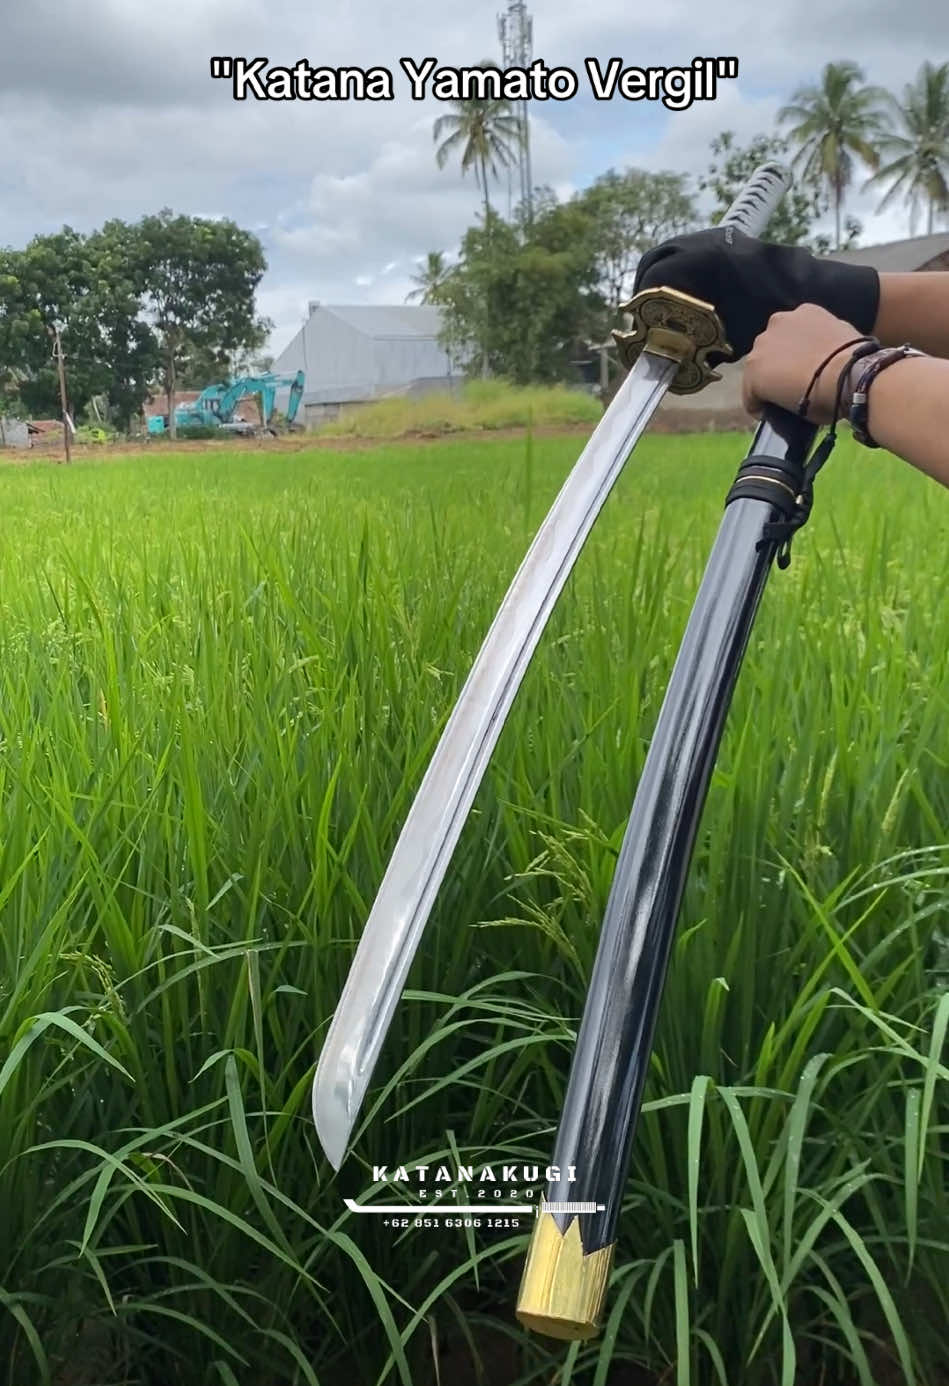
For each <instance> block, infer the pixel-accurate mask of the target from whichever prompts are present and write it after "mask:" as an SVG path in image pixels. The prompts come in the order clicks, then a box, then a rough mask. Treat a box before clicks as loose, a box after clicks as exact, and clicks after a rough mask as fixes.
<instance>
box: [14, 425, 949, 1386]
mask: <svg viewBox="0 0 949 1386" xmlns="http://www.w3.org/2000/svg"><path fill="white" fill-rule="evenodd" d="M740 450H741V440H739V439H737V438H734V437H732V438H722V437H716V438H707V437H706V438H702V439H701V440H697V439H689V438H672V439H661V440H660V439H656V438H652V437H650V438H647V439H646V440H645V441H644V443H643V444H642V445H641V447H640V448H639V449H638V450H637V452H636V456H635V459H634V461H633V462H632V463H631V465H630V467H629V468H628V470H627V473H626V474H625V475H624V477H623V479H622V480H621V482H620V484H619V486H618V488H617V493H616V494H615V495H614V497H613V498H612V499H611V501H610V503H609V505H608V507H607V510H606V512H605V513H604V516H603V518H602V520H601V521H600V523H599V524H598V526H597V528H596V530H595V531H594V535H593V537H592V538H591V540H590V543H589V546H588V548H587V550H586V551H585V553H584V555H583V557H582V559H581V562H580V564H579V565H578V569H577V572H576V574H575V576H574V578H573V579H572V580H571V582H570V584H569V587H568V589H567V591H566V592H565V594H564V597H563V599H562V601H561V603H560V605H559V606H558V608H557V611H556V612H555V615H554V618H553V621H552V624H551V627H550V628H549V630H548V632H547V634H546V636H545V638H544V641H543V644H542V647H541V649H540V651H539V652H538V656H537V658H536V660H535V663H534V665H533V666H532V668H531V670H530V672H529V674H528V677H527V679H526V681H525V684H524V687H523V689H522V692H521V695H520V697H519V699H518V702H517V704H516V707H515V710H514V713H513V714H512V718H511V720H510V723H509V724H508V726H507V727H506V729H505V731H504V733H503V736H502V740H501V744H500V746H499V748H498V751H497V754H496V756H495V757H494V760H493V763H492V766H491V768H490V771H489V774H488V776H487V778H486V781H485V784H484V786H483V788H482V791H481V792H480V794H479V796H478V800H477V803H476V807H475V811H474V813H473V815H472V818H471V821H470V822H469V824H468V826H467V828H466V830H465V833H464V835H463V838H462V840H461V843H460V844H459V847H458V850H457V852H456V854H455V857H454V860H453V863H452V867H451V871H450V874H449V878H448V880H447V881H446V884H445V886H444V889H443V890H442V892H441V895H440V897H439V901H438V905H437V908H436V911H435V914H434V917H433V919H432V923H431V926H430V930H429V933H428V934H427V936H426V941H425V945H424V947H423V950H422V955H421V957H420V958H419V961H418V964H417V966H416V968H415V971H414V972H413V976H412V981H411V991H410V993H409V995H408V996H407V998H406V1000H405V1002H404V1003H403V1005H402V1006H401V1007H400V1010H399V1012H398V1015H397V1018H396V1022H395V1024H394V1027H393V1032H392V1038H391V1042H390V1044H389V1045H388V1047H387V1051H386V1059H385V1063H384V1065H383V1069H382V1071H381V1072H380V1073H379V1075H378V1082H377V1083H376V1085H375V1087H374V1089H373V1091H372V1094H371V1098H370V1102H369V1104H368V1106H367V1110H366V1113H365V1114H364V1116H365V1119H364V1120H363V1122H362V1124H361V1127H360V1130H359V1134H358V1138H357V1141H356V1145H355V1151H354V1154H353V1155H352V1156H351V1158H350V1160H349V1161H348V1162H347V1164H346V1165H345V1166H344V1168H343V1170H342V1171H341V1174H340V1175H339V1176H338V1177H334V1175H333V1173H332V1171H331V1169H330V1168H329V1166H328V1165H327V1163H326V1161H325V1160H324V1158H323V1157H322V1155H321V1152H320V1150H319V1148H318V1145H317V1142H316V1140H315V1137H314V1134H313V1132H312V1129H311V1126H310V1121H309V1100H308V1099H309V1084H310V1080H311V1077H312V1071H313V1064H314V1061H315V1058H316V1055H317V1051H318V1047H319V1044H320V1041H321V1038H322V1035H323V1033H324V1031H325V1027H326V1025H327V1023H328V1020H329V1018H330V1015H331V1012H332V1009H333V1006H334V1005H335V1002H336V999H337V997H338V993H339V988H340V986H341V984H342V981H343V978H344V976H345V973H346V970H347V967H348V962H349V959H350V957H351V955H352V950H353V946H354V942H355V939H356V937H357V936H358V933H359V930H360V928H361V926H362V924H363V922H364V920H365V917H366V914H367V913H368V909H369V906H370V904H371V902H372V898H373V895H374V893H375V890H376V888H377V886H378V884H379V881H380V879H381V876H382V873H383V871H384V868H385V864H386V860H387V858H388V855H389V853H390V851H391V849H392V847H393V845H394V843H395V840H396V837H397V835H398V832H399V829H400V826H401V823H402V821H403V819H404V817H405V814H406V812H407V810H408V808H409V805H410V803H411V800H412V797H413V794H414V792H415V790H416V788H417V786H418V783H419V781H420V779H421V777H422V774H423V773H424V769H425V766H426V763H427V761H428V758H429V756H430V754H431V752H432V750H433V748H434V745H435V743H436V740H437V737H438V734H439V731H440V729H441V727H442V725H443V724H444V721H445V719H446V717H447V715H448V713H449V712H450V709H451V706H452V704H453V701H454V698H455V696H456V694H457V692H458V691H459V689H460V686H461V683H462V681H463V679H464V677H465V675H466V673H467V670H468V668H469V666H470V663H471V660H472V658H473V657H474V655H475V653H476V651H477V648H478V646H479V644H480V642H481V639H482V638H483V635H484V632H485V630H486V628H487V625H488V623H489V621H490V619H491V616H492V615H493V613H494V611H495V609H496V607H497V605H498V603H499V601H500V599H501V596H502V595H503V592H504V590H505V589H506V586H507V583H508V581H509V579H510V577H511V575H512V574H513V571H514V569H515V568H516V566H517V563H518V562H519V561H520V558H521V556H522V554H523V551H524V548H525V546H526V543H527V541H528V539H529V537H530V535H531V533H532V532H533V530H534V529H535V528H536V525H537V524H538V522H539V520H540V518H541V516H542V515H543V513H544V512H545V510H546V508H547V507H548V505H549V503H550V501H551V499H552V497H553V495H554V494H555V492H556V490H557V489H558V487H559V484H560V482H561V481H562V479H563V477H564V475H565V474H566V472H567V470H568V468H569V466H570V465H571V464H572V461H573V459H574V457H575V455H576V452H577V448H576V446H575V444H573V443H571V442H570V441H569V440H552V441H544V442H537V441H536V440H535V441H534V444H533V448H532V450H531V451H529V452H528V454H527V455H526V456H525V450H524V445H523V443H519V442H500V441H496V442H494V443H488V444H485V445H482V446H478V447H472V446H470V445H468V444H464V443H461V442H456V443H445V444H444V445H442V446H440V447H438V448H427V449H419V450H417V451H413V450H412V449H411V448H409V447H405V446H403V447H389V448H380V449H378V450H375V451H372V452H364V453H358V454H349V455H342V454H340V455H337V454H332V453H329V452H326V451H321V452H320V453H318V454H317V453H313V454H306V453H301V454H296V455H294V456H276V455H258V456H255V455H253V454H240V455H234V456H231V457H228V456H226V455H223V454H220V453H217V452H215V453H213V454H209V455H208V456H204V457H202V456H200V455H196V454H193V453H192V454H189V455H187V456H184V455H182V456H172V455H163V456H161V457H154V458H151V457H150V458H149V459H148V460H147V461H143V460H141V459H135V460H129V461H127V462H112V463H92V462H90V463H82V464H77V465H74V466H73V467H72V468H69V469H66V468H56V469H50V468H47V467H43V466H36V467H29V468H25V469H17V470H16V471H14V470H13V469H10V471H5V472H2V473H0V608H2V609H0V738H2V740H0V804H2V824H0V826H2V833H0V1382H2V1383H3V1386H24V1384H25V1383H33V1382H37V1383H39V1382H55V1383H58V1384H59V1386H66V1383H70V1386H106V1384H107V1383H109V1384H111V1383H116V1386H118V1383H123V1384H124V1383H132V1382H135V1383H148V1386H152V1384H153V1383H159V1382H161V1383H182V1386H199V1384H200V1386H205V1383H215V1384H216V1386H233V1384H234V1383H240V1386H245V1383H248V1384H249V1383H253V1386H278V1383H279V1384H280V1386H284V1383H308V1384H309V1386H312V1383H319V1384H320V1386H338V1383H343V1382H345V1383H347V1386H353V1384H354V1383H358V1386H372V1384H373V1383H377V1382H379V1383H381V1382H383V1381H386V1382H399V1383H402V1384H403V1386H407V1383H415V1386H420V1384H421V1383H429V1382H432V1383H435V1382H443V1381H447V1380H452V1381H453V1386H462V1383H465V1382H468V1381H471V1382H474V1381H489V1382H491V1383H492V1386H503V1383H505V1382H508V1383H514V1382H517V1383H519V1386H520V1384H521V1383H523V1386H527V1383H535V1382H536V1383H540V1382H546V1383H553V1382H557V1383H558V1386H566V1383H568V1382H571V1383H584V1386H587V1384H589V1386H607V1383H609V1382H615V1383H617V1386H618V1383H620V1382H622V1381H625V1380H629V1379H630V1378H626V1377H624V1376H623V1375H622V1374H621V1368H622V1366H623V1364H627V1365H628V1364H633V1363H635V1364H640V1365H641V1366H642V1367H643V1368H644V1370H645V1371H646V1372H647V1373H649V1374H651V1376H652V1377H653V1378H655V1379H657V1380H661V1381H663V1382H664V1383H671V1382H673V1381H674V1382H675V1383H676V1386H687V1383H703V1384H704V1383H706V1382H721V1383H728V1386H759V1383H760V1386H772V1383H774V1384H775V1386H777V1383H781V1386H791V1383H801V1386H803V1383H808V1386H809V1384H810V1383H815V1382H818V1381H822V1382H824V1383H827V1386H831V1383H840V1384H841V1386H844V1384H845V1383H846V1386H850V1384H851V1383H858V1382H859V1383H860V1386H871V1383H886V1386H889V1383H891V1382H893V1383H895V1382H904V1381H905V1382H915V1383H919V1386H938V1383H941V1382H944V1381H945V1372H944V1366H945V1354H944V1347H943V1333H942V1327H941V1326H944V1324H945V1322H946V1320H947V1317H949V1290H947V1285H949V1275H947V1267H949V1246H947V1243H949V1233H947V1227H949V1221H947V1219H949V1198H947V1180H946V1161H947V1155H949V1142H947V1129H949V1104H947V1081H946V1080H947V1077H949V1072H947V1067H946V1056H945V1036H946V1029H947V1022H949V1000H947V992H949V986H947V983H949V957H947V951H949V926H947V924H946V922H945V920H946V904H947V898H949V888H947V879H949V835H947V824H949V775H947V768H949V732H947V727H949V609H947V607H946V602H945V592H944V580H943V577H942V574H943V569H944V555H945V553H946V552H947V542H949V508H947V505H946V498H945V495H944V494H943V493H942V492H939V491H938V490H937V488H935V487H934V486H933V485H932V484H931V483H928V482H926V481H925V480H923V479H922V478H920V477H918V476H916V475H914V474H912V473H910V472H909V471H908V470H907V469H905V468H903V467H902V466H901V465H900V464H898V463H896V462H894V461H892V460H891V459H886V458H883V459H880V458H878V457H877V456H874V457H873V458H872V459H870V460H869V461H868V460H867V457H866V455H865V454H862V455H858V453H857V451H856V449H854V450H852V451H850V452H848V451H847V449H845V448H843V447H841V448H840V456H838V457H835V460H834V466H833V467H832V468H829V469H827V472H826V474H822V478H821V483H820V494H819V502H818V505H817V507H816V513H815V517H814V519H813V520H812V522H811V524H810V525H809V526H808V528H807V529H806V530H805V531H804V532H803V533H802V535H801V536H800V537H799V539H798V541H797V544H796V559H795V562H794V563H793V564H792V567H791V569H790V570H789V571H788V572H787V573H784V574H776V575H775V577H774V578H773V580H772V583H771V585H770V587H769V590H768V592H767V594H766V598H765V602H764V606H763V609H762V613H761V616H760V618H759V621H758V624H757V626H756V629H755V632H754V635H753V638H752V642H751V647H750V648H749V651H748V655H747V657H746V663H745V667H744V670H743V673H742V677H741V679H740V682H739V687H738V691H737V694H736V698H735V702H734V706H733V710H732V714H731V718H730V721H729V726H728V731H727V734H726V737H725V741H724V744H723V748H722V753H721V756H720V759H719V762H718V767H717V770H716V773H715V776H714V780H713V784H712V787H711V791H710V796H709V802H708V807H707V811H706V814H705V817H704V819H703V828H702V833H701V837H700V840H699V843H698V846H697V850H696V855H695V859H694V864H693V869H692V872H691V876H690V880H689V884H688V889H687V892H686V898H685V902H684V906H683V911H682V918H681V922H680V929H679V935H678V939H677V945H676V949H675V953H674V958H673V964H672V969H671V973H670V977H669V983H668V986H667V989H666V994H665V997H664V1002H663V1011H662V1018H661V1022H660V1027H659V1032H658V1036H657V1044H656V1050H655V1056H654V1061H653V1065H652V1072H651V1078H650V1085H649V1089H648V1091H647V1102H646V1107H645V1110H644V1113H643V1117H642V1119H641V1122H640V1127H639V1131H638V1135H637V1141H636V1147H635V1153H634V1159H633V1168H632V1172H631V1177H630V1182H629V1187H628V1194H627V1198H626V1202H625V1206H624V1210H623V1216H622V1220H621V1241H620V1246H619V1248H618V1253H617V1259H616V1270H615V1272H614V1277H613V1284H612V1288H611V1297H610V1302H609V1321H608V1323H607V1325H606V1330H605V1333H604V1335H603V1337H602V1338H601V1339H600V1340H599V1341H597V1342H594V1343H592V1344H587V1345H583V1346H581V1345H575V1346H573V1347H566V1346H561V1347H558V1346H557V1345H556V1344H552V1343H550V1342H545V1341H544V1340H542V1339H537V1338H529V1337H527V1336H526V1335H524V1334H522V1333H521V1332H520V1331H519V1330H518V1329H517V1327H516V1324H515V1322H514V1319H513V1313H512V1310H513V1302H514V1298H515V1295H516V1286H517V1279H518V1276H519V1273H520V1268H521V1265H522V1260H523V1252H524V1249H525V1246H526V1240H527V1236H528V1231H529V1229H528V1228H527V1227H526V1226H522V1227H521V1228H519V1229H511V1230H499V1231H497V1232H496V1233H488V1232H486V1231H484V1230H481V1231H474V1230H470V1231H468V1232H467V1233H466V1232H464V1231H462V1230H459V1231H457V1232H452V1231H449V1230H448V1229H442V1230H441V1231H440V1232H438V1231H425V1230H418V1231H417V1230H415V1229H409V1230H408V1231H405V1232H401V1231H396V1230H394V1229H389V1228H385V1227H383V1226H380V1222H381V1220H380V1219H377V1218H367V1217H359V1216H358V1215H351V1214H349V1213H348V1212H347V1210H346V1208H345V1205H344V1203H343V1201H342V1200H343V1197H344V1196H349V1197H361V1196H363V1195H364V1194H365V1193H367V1191H368V1190H369V1189H370V1186H371V1184H372V1167H373V1165H374V1164H388V1165H389V1166H390V1167H391V1166H392V1165H393V1164H395V1163H405V1164H407V1165H411V1164H413V1163H414V1162H416V1161H418V1162H423V1163H428V1164H430V1165H436V1164H437V1163H438V1162H439V1160H440V1159H442V1158H445V1159H448V1158H449V1157H451V1158H457V1157H461V1158H462V1160H463V1162H464V1157H466V1156H467V1157H468V1159H469V1160H471V1161H479V1160H482V1159H483V1160H490V1161H493V1162H495V1163H501V1162H502V1161H504V1160H507V1161H509V1162H510V1161H514V1160H516V1161H517V1162H518V1163H521V1161H522V1160H523V1161H527V1162H529V1163H535V1162H537V1163H540V1164H546V1163H547V1161H548V1159H549V1157H550V1152H551V1148H552V1139H553V1130H554V1126H555V1124H556V1118H557V1115H558V1112H559V1106H560V1101H561V1099H562V1095H563V1089H564V1083H565V1076H566V1069H567V1065H568V1064H569V1059H570V1052H571V1044H572V1039H573V1034H574V1032H575V1027H576V1023H577V1019H578V1017H579V1014H580V1011H581V1009H582V1004H583V997H584V994H585V989H586V983H587V979H588V977H589V972H590V967H591V963H592V959H593V955H594V951H595V947H596V938H597V931H598V926H599V921H600V917H601V914H602V910H603V907H604V905H605V901H606V895H607V892H608V889H609V883H610V878H611V873H612V869H613V865H614V862H615V856H616V852H617V849H618V846H619V843H620V841H621V838H622V832H623V828H624V825H625V820H626V816H627V814H628V811H629V805H630V802H631V797H632V794H633V791H634V788H635V784H636V779H637V776H638V774H639V771H640V769H641V767H642V762H643V757H644V753H645V749H646V747H647V745H648V741H649V737H650V734H651V729H652V727H653V725H654V722H655V718H656V715H657V713H658V709H659V705H660V702H661V698H662V694H663V691H664V687H665V682H666V679H667V677H668V674H669V671H670V669H671V665H672V661H673V659H674V656H675V651H676V648H677V643H678V639H679V636H680V634H681V632H682V629H683V627H684V624H685V621H686V618H687V615H688V611H689V608H690V605H691V602H692V598H693V595H694V592H695V588H696V586H697V583H698V580H699V577H700V574H701V570H702V566H703V564H704V560H705V556H706V554H707V552H708V548H709V546H710V543H711V540H712V537H713V535H714V531H715V527H716V525H717V523H718V519H719V515H720V508H721V498H722V496H723V495H724V492H725V490H726V489H727V486H728V484H729V482H730V480H731V477H732V475H733V472H734V469H735V466H736V464H737V461H738V459H739V456H740ZM392 1196H393V1194H392V1190H391V1189H390V1190H389V1193H388V1195H387V1197H390V1198H391V1197H392ZM396 1196H397V1195H396ZM940 1371H942V1372H943V1375H942V1376H940V1375H939V1373H940ZM647 1379H648V1378H647Z"/></svg>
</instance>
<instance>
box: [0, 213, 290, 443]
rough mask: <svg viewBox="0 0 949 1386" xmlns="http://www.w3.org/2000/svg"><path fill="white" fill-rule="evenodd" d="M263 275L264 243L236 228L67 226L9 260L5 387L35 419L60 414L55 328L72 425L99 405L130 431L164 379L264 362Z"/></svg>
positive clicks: (1, 315)
mask: <svg viewBox="0 0 949 1386" xmlns="http://www.w3.org/2000/svg"><path fill="white" fill-rule="evenodd" d="M264 268H265V261H264V258H263V251H262V249H261V246H260V243H259V242H258V240H257V239H256V237H254V236H252V235H250V234H249V233H248V232H246V231H243V230H241V228H240V227H238V226H235V225H234V223H233V222H229V221H208V220H204V219H202V218H197V217H173V216H172V214H171V213H170V212H167V211H164V212H162V213H160V214H159V215H158V216H156V217H145V218H143V219H142V221H140V222H139V223H137V224H136V225H128V224H127V223H125V222H122V221H117V220H114V221H109V222H107V223H106V224H105V225H104V226H103V227H102V228H101V230H99V231H95V232H93V233H92V234H91V235H89V236H83V235H80V234H79V233H78V232H76V231H73V230H72V229H71V228H70V227H64V228H63V230H62V231H61V232H57V233H56V234H55V235H50V236H37V237H36V238H34V240H32V241H31V242H30V243H29V245H28V246H26V248H25V249H24V250H20V251H15V250H3V251H0V361H2V362H4V363H5V364H4V372H3V373H0V388H3V387H6V390H7V393H9V392H10V391H11V390H12V391H15V393H16V395H17V396H18V398H19V399H20V401H21V402H22V405H23V407H24V408H25V409H26V411H27V412H28V413H30V414H33V415H34V416H47V417H48V416H51V415H52V416H56V415H58V414H59V412H60V402H59V380H58V376H57V371H56V365H55V361H54V360H53V355H52V337H51V332H52V327H53V324H54V323H55V322H57V321H58V322H59V323H60V324H61V336H62V343H63V352H64V355H65V357H66V363H67V383H68V390H69V403H70V409H71V412H72V415H73V417H74V418H75V417H77V416H78V415H79V414H81V413H82V412H83V411H84V410H85V409H86V407H87V405H88V403H89V401H90V400H91V399H92V398H93V397H94V396H97V395H101V396H103V397H105V398H106V400H107V401H108V405H109V409H110V412H111V413H112V415H113V416H114V417H115V418H116V420H117V421H118V422H120V423H121V424H122V425H123V426H127V425H128V422H129V421H130V419H131V418H132V417H133V416H134V415H136V414H137V413H138V412H139V411H140V409H141V406H142V403H143V401H144V400H145V398H146V396H147V394H148V391H149V385H150V383H151V382H152V381H153V380H154V378H155V376H156V375H157V374H160V373H161V374H163V375H164V377H165V380H166V382H168V381H169V380H170V381H171V382H172V384H171V386H170V388H174V379H175V377H176V375H177V374H178V373H180V372H182V371H183V372H184V373H185V375H186V377H187V376H189V375H194V374H195V373H200V372H207V374H205V375H204V378H203V380H202V384H206V383H207V381H208V379H209V378H212V379H213V378H214V376H215V375H218V374H220V373H221V372H222V371H223V372H224V373H225V374H226V372H227V368H228V365H229V363H230V362H231V361H232V360H233V359H234V358H235V355H237V354H239V353H242V352H248V351H250V352H254V351H259V349H260V347H261V346H262V345H263V343H264V341H265V340H266V336H267V331H268V329H269V326H270V324H269V323H267V322H266V320H261V319H258V318H257V317H256V315H255V312H254V291H255V289H256V286H257V284H258V283H259V281H260V277H261V275H262V274H263V271H264Z"/></svg>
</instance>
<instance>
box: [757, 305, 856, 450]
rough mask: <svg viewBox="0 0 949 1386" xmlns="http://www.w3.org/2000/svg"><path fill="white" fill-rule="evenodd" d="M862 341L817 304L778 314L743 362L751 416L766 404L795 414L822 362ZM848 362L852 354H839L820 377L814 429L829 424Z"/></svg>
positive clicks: (814, 397)
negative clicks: (846, 346) (845, 347)
mask: <svg viewBox="0 0 949 1386" xmlns="http://www.w3.org/2000/svg"><path fill="white" fill-rule="evenodd" d="M859 336H860V333H859V332H858V331H857V329H856V328H855V327H854V326H853V324H852V323H849V322H843V321H842V320H841V319H840V318H835V317H834V316H833V314H832V313H828V312H827V310H826V309H825V308H819V307H818V306H817V304H816V303H804V304H802V305H801V306H800V307H799V308H795V309H794V310H793V312H790V313H775V314H774V315H773V316H772V317H771V319H770V321H769V322H768V325H767V327H766V328H765V330H764V332H762V333H761V334H760V335H759V336H758V337H756V338H755V341H754V345H753V346H752V348H751V351H750V353H749V355H748V356H747V357H746V359H745V370H744V379H743V382H742V395H743V399H744V405H745V408H746V409H747V410H748V412H749V414H752V415H754V417H755V418H760V417H761V415H762V413H763V411H764V406H765V405H766V404H777V405H780V407H781V408H782V409H788V410H790V411H791V412H792V413H796V412H797V408H798V405H799V404H800V402H801V398H802V396H803V394H804V392H805V390H806V389H807V387H808V385H809V384H810V383H811V380H812V378H813V375H814V372H815V371H816V370H817V368H818V366H819V365H820V364H821V362H822V361H824V360H826V358H827V357H828V356H830V354H831V352H833V351H836V350H837V348H838V347H843V346H844V343H846V342H852V341H853V340H854V338H855V337H859ZM850 357H851V352H850V351H848V350H843V351H841V352H840V353H839V354H838V355H837V356H834V357H833V358H832V360H830V361H828V362H827V365H826V366H825V367H824V369H823V371H822V372H821V374H820V377H819V379H818V381H817V383H816V385H815V386H814V389H813V392H812V394H811V399H810V407H809V409H808V412H807V417H808V418H809V419H810V420H811V422H812V423H817V424H827V423H830V422H831V420H832V419H833V416H834V405H835V403H836V398H837V383H838V381H839V379H840V373H841V371H842V370H843V369H844V367H845V366H846V365H847V362H848V361H849V360H850Z"/></svg>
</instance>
